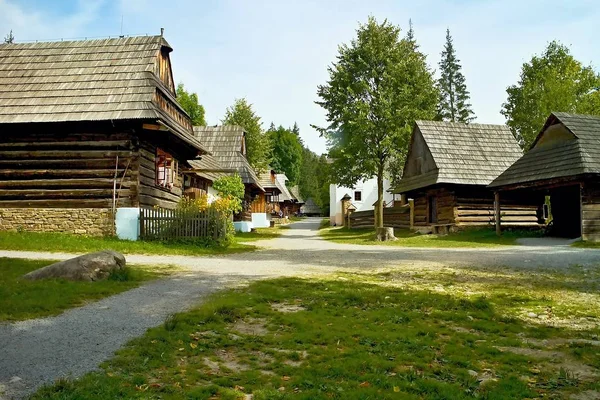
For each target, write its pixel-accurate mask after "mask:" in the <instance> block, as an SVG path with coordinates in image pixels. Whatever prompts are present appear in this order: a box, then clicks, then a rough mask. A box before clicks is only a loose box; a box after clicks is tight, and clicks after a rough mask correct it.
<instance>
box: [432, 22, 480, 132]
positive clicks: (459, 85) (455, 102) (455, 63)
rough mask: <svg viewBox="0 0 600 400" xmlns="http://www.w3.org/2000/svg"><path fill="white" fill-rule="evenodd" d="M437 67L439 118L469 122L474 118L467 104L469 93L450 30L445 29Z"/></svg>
mask: <svg viewBox="0 0 600 400" xmlns="http://www.w3.org/2000/svg"><path fill="white" fill-rule="evenodd" d="M439 66H440V75H441V76H440V79H438V81H437V84H438V89H439V91H440V101H439V104H438V116H439V118H440V119H441V120H443V121H452V122H463V123H469V122H471V121H472V120H474V119H475V117H474V116H473V110H471V104H470V103H469V92H468V91H467V84H466V83H465V76H464V75H463V74H462V72H461V69H462V67H461V65H460V60H459V59H458V58H456V50H455V49H454V45H453V43H452V36H450V29H446V44H445V46H444V51H442V59H441V61H440V63H439Z"/></svg>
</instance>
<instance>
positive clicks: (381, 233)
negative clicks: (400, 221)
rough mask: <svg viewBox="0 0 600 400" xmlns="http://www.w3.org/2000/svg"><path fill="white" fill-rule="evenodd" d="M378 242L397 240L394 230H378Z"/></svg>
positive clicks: (390, 228)
mask: <svg viewBox="0 0 600 400" xmlns="http://www.w3.org/2000/svg"><path fill="white" fill-rule="evenodd" d="M377 240H378V241H380V242H387V241H388V240H396V236H394V228H392V227H387V228H377Z"/></svg>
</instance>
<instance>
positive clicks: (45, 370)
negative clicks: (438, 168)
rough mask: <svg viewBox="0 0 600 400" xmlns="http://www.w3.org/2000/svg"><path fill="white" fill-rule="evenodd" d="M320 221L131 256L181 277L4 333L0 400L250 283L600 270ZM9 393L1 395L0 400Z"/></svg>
mask: <svg viewBox="0 0 600 400" xmlns="http://www.w3.org/2000/svg"><path fill="white" fill-rule="evenodd" d="M319 222H320V219H316V218H315V219H308V220H305V221H302V222H299V223H296V224H293V226H292V228H293V229H289V230H285V231H283V235H282V236H281V237H280V238H277V239H272V240H268V241H263V242H261V243H260V245H261V246H263V247H264V249H263V250H260V251H256V252H253V253H242V254H234V255H229V256H218V257H191V256H142V255H130V256H127V262H128V263H130V264H148V265H157V264H167V265H176V266H178V267H182V268H184V269H185V271H186V272H185V273H181V274H178V275H176V276H174V277H171V278H168V279H163V280H160V281H156V282H152V283H149V284H147V285H144V286H142V287H139V288H137V289H133V290H130V291H128V292H125V293H121V294H118V295H116V296H112V297H110V298H106V299H103V300H101V301H98V302H95V303H92V304H89V305H87V306H83V307H80V308H75V309H71V310H68V311H66V312H65V313H63V314H61V315H59V316H56V317H50V318H41V319H36V320H29V321H22V322H17V323H12V324H0V399H1V398H2V396H4V397H5V398H13V397H14V398H20V397H23V396H26V395H27V394H29V393H31V392H33V391H34V390H35V389H36V388H38V387H39V386H40V385H41V384H44V383H49V382H52V381H54V380H56V379H57V378H59V377H65V376H70V377H77V376H81V375H82V374H84V373H86V372H88V371H90V370H93V369H94V368H96V367H97V366H98V364H100V363H101V362H102V361H104V360H106V359H108V358H109V357H110V356H111V355H112V354H113V353H114V352H115V351H116V350H117V349H119V348H120V347H121V346H123V345H124V344H125V343H126V342H127V341H128V340H130V339H132V338H134V337H137V336H140V335H142V334H143V333H144V332H145V331H146V330H147V329H148V328H150V327H153V326H157V325H159V324H160V323H162V322H163V321H164V320H165V318H166V317H167V316H168V315H169V314H172V313H174V312H178V311H183V310H186V309H188V308H190V307H192V306H193V305H195V304H198V302H199V301H201V300H202V298H204V297H205V296H206V295H208V294H210V293H212V292H214V291H216V290H220V289H223V288H225V287H230V286H232V285H236V284H243V283H246V282H248V281H250V280H254V279H262V278H271V277H277V276H306V275H314V274H319V273H328V272H333V271H339V270H346V271H366V270H376V269H382V268H391V267H394V266H398V265H407V264H408V265H428V266H432V265H434V266H435V265H465V266H469V265H478V266H512V267H517V268H529V269H530V268H536V267H540V266H543V267H556V268H561V267H564V266H568V265H572V264H579V265H598V264H600V250H591V249H579V248H573V247H569V246H568V245H566V244H565V243H564V242H552V243H551V244H552V245H553V246H552V247H548V244H549V242H547V241H543V240H542V241H540V240H535V241H529V242H527V241H526V242H525V243H524V244H525V245H523V246H518V247H517V246H507V247H498V248H491V249H481V248H480V249H431V248H428V249H417V248H398V247H388V246H360V245H346V244H338V243H332V242H328V241H324V240H322V239H320V237H319V236H318V235H317V231H316V230H317V228H318V225H319ZM0 257H20V258H32V259H66V258H70V257H73V255H72V254H61V253H41V252H40V253H37V252H19V251H0ZM2 390H4V395H2Z"/></svg>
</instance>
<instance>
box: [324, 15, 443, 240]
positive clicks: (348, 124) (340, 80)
mask: <svg viewBox="0 0 600 400" xmlns="http://www.w3.org/2000/svg"><path fill="white" fill-rule="evenodd" d="M328 71H329V81H328V82H327V83H326V84H325V85H321V86H319V87H318V91H317V93H318V95H319V97H320V98H321V101H318V102H317V104H319V105H320V106H322V107H323V108H324V109H325V110H326V112H327V120H328V122H329V126H327V127H325V128H320V127H315V128H316V129H317V130H318V131H319V132H321V134H322V135H323V136H325V138H326V139H327V145H328V147H329V154H330V156H331V157H332V158H333V160H334V163H333V166H332V169H331V170H332V177H333V180H334V182H336V183H338V184H341V185H343V186H353V185H354V184H356V182H357V181H359V180H363V179H368V178H371V177H373V176H376V177H377V192H378V200H377V203H376V209H377V212H376V218H375V220H376V221H375V223H376V224H375V226H376V227H377V228H378V230H380V228H383V180H384V177H385V169H386V166H387V164H388V163H389V162H390V160H392V159H398V160H399V161H403V160H404V157H405V156H406V148H407V147H408V140H409V137H410V132H411V128H412V125H413V124H414V121H415V120H416V119H431V118H433V117H434V116H435V109H436V104H437V98H438V93H437V90H436V88H435V84H434V80H433V77H432V73H431V71H430V70H429V68H428V67H427V64H426V62H425V56H424V55H423V54H422V53H420V52H418V51H417V50H416V46H415V44H414V43H412V42H410V41H409V40H407V39H406V38H402V39H401V38H400V28H398V27H396V26H394V25H392V24H391V23H389V22H388V21H387V20H386V21H384V22H383V23H381V24H380V23H378V22H377V21H376V20H375V18H373V17H370V18H369V20H368V22H367V23H366V24H364V25H363V24H361V25H360V26H359V28H358V30H357V37H356V38H355V39H353V40H352V42H351V43H350V45H347V44H342V45H341V46H340V47H339V55H338V56H337V61H336V62H335V63H334V64H333V65H331V66H330V67H329V68H328Z"/></svg>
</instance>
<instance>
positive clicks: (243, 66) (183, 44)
mask: <svg viewBox="0 0 600 400" xmlns="http://www.w3.org/2000/svg"><path fill="white" fill-rule="evenodd" d="M369 15H374V16H375V17H376V18H378V19H384V18H387V19H388V20H390V21H391V22H393V23H395V24H397V25H400V26H401V27H402V28H403V29H404V28H406V27H407V25H408V20H409V18H412V20H413V23H414V28H415V32H416V36H417V40H418V42H419V44H420V45H421V49H422V51H423V52H424V53H425V54H427V59H428V62H429V64H430V66H431V67H432V68H433V69H437V63H438V61H439V55H440V52H441V51H442V47H443V44H444V36H445V30H446V28H447V27H448V28H450V31H451V33H452V35H453V37H454V43H455V47H456V49H457V54H458V57H459V58H460V59H461V61H462V65H463V72H464V74H465V76H466V79H467V85H468V89H469V90H470V92H471V101H472V103H473V108H474V111H475V114H476V116H477V122H481V123H504V117H503V116H502V115H500V113H499V111H500V107H501V105H502V102H503V101H504V100H505V99H506V91H505V90H506V87H507V86H508V85H511V84H514V83H516V82H517V80H518V78H519V71H520V68H521V65H522V63H523V62H526V61H527V60H529V59H530V58H531V56H532V55H533V54H534V53H540V52H541V51H542V50H543V49H544V47H545V45H546V44H547V42H548V41H550V40H553V39H557V40H560V41H561V42H563V43H564V44H566V45H569V46H570V47H571V50H572V52H573V54H574V55H575V56H576V57H577V58H578V59H579V60H580V61H582V62H584V63H585V64H592V65H594V66H595V67H597V66H600V41H598V28H597V27H598V22H597V21H600V2H598V1H595V0H589V1H588V0H572V1H555V0H546V1H539V0H518V1H517V0H505V1H482V0H481V1H480V0H465V1H459V0H448V1H433V0H429V1H423V0H420V1H414V0H411V1H404V0H389V1H385V0H372V1H364V0H347V1H341V0H321V1H319V0H298V1H291V0H290V1H286V0H265V1H250V0H222V1H217V0H180V1H179V0H171V1H168V2H165V1H164V0H160V1H159V0H116V1H110V0H0V33H1V34H2V36H4V35H5V34H6V33H7V32H8V31H9V30H10V29H12V30H13V33H14V35H15V37H16V39H17V41H24V40H49V39H60V38H65V39H66V38H81V37H107V36H116V35H118V34H119V33H120V32H121V18H122V19H123V33H124V34H126V35H130V34H158V33H160V28H161V27H164V28H165V38H166V39H167V40H168V41H169V43H170V44H171V45H172V46H173V48H174V52H173V53H172V61H173V73H174V75H175V80H176V81H177V82H184V83H185V85H186V87H187V88H188V89H191V90H193V91H195V92H197V93H198V95H199V97H200V100H201V103H202V104H203V105H204V106H205V108H206V118H207V121H208V123H209V124H217V123H219V121H220V119H221V118H222V117H223V114H224V112H225V108H226V107H227V106H229V105H231V104H232V103H233V101H234V99H235V98H239V97H246V98H247V99H248V100H249V101H250V102H251V103H253V104H254V107H255V110H256V111H257V113H258V114H259V115H260V116H261V117H262V120H263V124H264V126H265V127H267V126H268V125H269V124H270V123H271V121H273V122H275V124H276V125H279V124H282V125H284V126H291V125H292V124H293V123H294V121H297V122H298V125H299V126H300V130H301V135H302V138H303V139H304V141H305V143H306V144H307V145H308V146H309V147H310V148H311V149H312V150H313V151H315V152H318V153H321V152H324V151H325V142H324V140H323V139H321V138H319V136H318V134H317V133H316V132H315V131H314V130H313V129H312V128H311V127H310V124H316V125H321V126H323V125H326V121H325V118H324V115H325V113H324V111H323V110H322V109H321V108H320V107H319V106H317V105H315V104H314V101H315V100H317V96H316V88H317V85H319V84H322V83H324V82H325V81H326V80H327V65H328V64H330V63H331V62H333V61H334V60H335V56H336V54H337V46H338V45H339V44H340V43H342V42H349V41H350V40H351V39H352V38H353V36H354V34H355V30H356V28H357V25H358V23H359V22H364V21H366V19H367V17H368V16H369Z"/></svg>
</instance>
